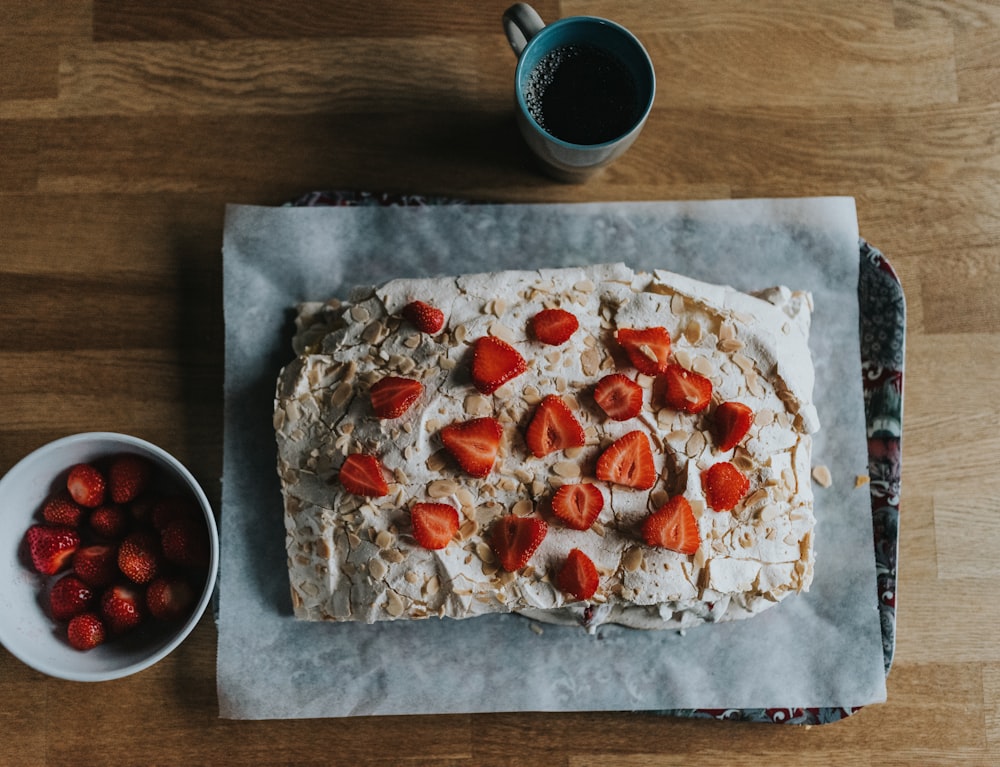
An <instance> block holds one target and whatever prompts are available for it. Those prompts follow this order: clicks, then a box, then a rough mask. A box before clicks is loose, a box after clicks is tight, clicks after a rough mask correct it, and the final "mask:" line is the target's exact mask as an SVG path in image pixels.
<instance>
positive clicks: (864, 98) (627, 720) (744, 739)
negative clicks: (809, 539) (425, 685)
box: [0, 0, 1000, 767]
mask: <svg viewBox="0 0 1000 767" xmlns="http://www.w3.org/2000/svg"><path fill="white" fill-rule="evenodd" d="M505 5H506V2H505V0H499V1H498V2H479V3H475V4H472V3H460V2H437V3H433V4H432V3H427V2H422V1H420V0H368V1H367V2H343V3H276V2H272V1H271V0H242V1H241V2H236V0H170V2H162V3H149V2H145V1H144V0H142V1H141V0H61V1H60V0H3V1H2V2H0V52H2V62H3V63H2V64H0V317H2V325H0V390H2V391H3V399H2V401H3V405H4V407H3V420H2V423H0V471H5V470H6V469H8V468H9V467H10V466H11V465H13V464H14V463H15V462H16V461H17V460H18V459H19V458H20V457H21V456H23V455H24V454H26V453H27V452H29V451H31V450H32V449H34V448H36V447H38V446H39V445H41V444H43V443H45V442H47V441H49V440H51V439H54V438H56V437H59V436H62V435H65V434H68V433H72V432H78V431H87V430H105V429H107V430H115V431H124V432H129V433H133V434H136V435H138V436H141V437H144V438H146V439H149V440H151V441H153V442H156V443H158V444H160V445H162V446H164V447H165V448H166V449H168V450H170V451H172V452H173V453H175V454H176V455H177V456H179V457H180V458H181V459H182V460H183V461H185V462H186V463H187V464H188V465H189V466H190V467H191V468H192V470H193V471H194V473H195V474H196V475H197V477H198V478H199V479H200V480H201V482H202V483H203V485H204V486H205V488H206V490H207V491H208V493H209V496H210V497H211V499H212V500H213V501H214V502H216V503H218V499H219V477H220V473H221V465H222V456H221V452H222V354H223V343H222V339H223V326H222V312H221V301H222V299H221V290H220V281H221V256H220V246H221V236H222V215H223V206H224V205H225V204H226V203H227V202H243V203H257V204H278V203H281V202H283V201H286V200H289V199H292V198H295V197H297V196H298V195H299V194H300V193H302V192H305V191H309V190H314V189H364V190H378V191H389V192H419V193H425V194H439V195H447V196H455V197H463V198H476V199H485V200H495V201H520V202H535V201H585V200H587V201H589V200H644V199H686V198H719V197H722V198H725V197H779V196H811V195H851V196H854V197H855V198H856V200H857V205H858V213H859V218H860V223H861V231H862V234H863V235H864V236H865V237H866V238H867V239H868V240H869V241H871V242H872V243H873V244H875V245H876V246H877V247H879V248H880V249H882V250H883V251H884V252H885V254H886V255H887V256H888V257H889V259H890V260H891V262H892V264H893V265H894V267H895V268H896V270H897V271H898V273H899V274H900V277H901V279H902V282H903V285H904V288H905V291H906V296H907V300H908V309H909V319H908V338H907V343H908V348H907V352H908V353H907V369H906V393H905V397H906V399H905V427H904V432H905V436H904V451H903V452H904V459H903V466H904V474H903V488H904V493H903V502H902V523H901V527H902V532H901V551H900V563H901V570H900V579H899V612H898V644H897V650H896V658H895V664H894V667H893V670H892V672H891V674H890V676H889V680H888V690H889V691H888V696H889V697H888V702H887V703H885V704H884V705H876V706H870V707H868V708H865V709H863V710H862V711H861V712H859V713H858V714H856V715H855V716H853V717H850V718H848V719H846V720H844V721H841V722H838V723H836V724H833V725H824V726H819V727H811V728H804V727H797V726H778V725H753V724H741V723H729V722H714V721H692V720H675V719H664V718H661V717H656V716H652V715H630V714H605V713H595V714H591V713H573V714H562V715H537V714H502V715H492V716H485V715H477V716H412V717H398V718H390V719H374V718H369V719H365V718H360V719H345V720H317V721H266V722H238V721H227V720H222V719H219V718H218V709H217V700H216V693H215V675H214V663H215V648H216V633H215V628H214V626H213V623H212V621H211V620H210V619H208V618H206V619H205V620H203V621H202V623H201V624H200V625H199V627H198V628H197V630H196V631H195V633H194V634H193V635H192V637H191V638H190V639H189V641H188V642H187V643H186V644H185V645H183V646H182V648H181V649H180V650H178V651H177V652H175V653H174V654H173V655H172V656H170V657H169V658H168V659H166V660H165V661H163V662H161V663H160V664H158V665H157V666H155V667H153V668H152V669H149V670H147V671H145V672H143V673H140V674H138V675H136V676H134V677H131V678H128V679H124V680H120V681H117V682H110V683H105V684H95V685H81V684H74V683H68V682H60V681H56V680H53V679H48V678H46V677H44V676H42V675H41V674H38V673H35V672H34V671H32V670H30V669H29V668H27V667H26V666H23V665H22V664H21V663H20V662H18V661H16V660H15V659H14V658H13V657H12V656H11V655H10V654H9V653H7V652H6V651H0V733H2V737H0V762H2V763H3V764H11V765H21V766H22V767H28V766H29V765H55V764H95V765H97V764H100V765H106V764H125V763H129V764H154V763H155V764H157V765H195V764H242V765H247V764H275V763H289V764H293V763H294V764H303V765H304V764H317V765H320V764H323V765H326V764H351V765H389V764H392V765H395V764H401V763H407V764H408V763H413V764H422V765H455V766H456V767H458V765H470V766H471V765H510V766H511V767H513V766H514V765H518V766H519V765H527V764H545V765H552V767H556V766H557V765H573V767H583V766H584V765H597V764H600V765H636V766H638V765H667V764H708V763H711V764H746V765H751V764H754V765H755V764H770V765H785V764H788V765H801V764H816V765H826V764H838V765H913V764H941V765H944V764H947V765H954V764H963V765H992V764H998V763H1000V638H998V631H997V629H998V627H1000V600H998V599H997V598H996V592H997V590H998V587H1000V480H998V476H1000V475H998V473H997V471H996V456H997V454H998V452H1000V423H998V421H1000V404H998V403H1000V369H998V366H997V358H998V353H1000V332H998V328H1000V132H998V126H1000V64H997V62H998V61H1000V42H998V40H1000V6H997V5H996V4H995V3H990V2H986V0H968V2H963V3H960V4H959V3H955V4H951V3H937V2H931V1H930V0H912V1H911V2H904V1H903V0H896V1H893V0H868V1H866V2H861V1H860V0H849V1H848V2H845V1H844V0H822V1H820V2H800V3H796V2H794V0H764V1H763V2H758V3H752V4H747V3H743V2H740V0H713V1H712V2H671V3H652V2H640V1H639V0H627V1H626V2H611V0H575V1H572V2H563V3H558V2H554V1H552V0H541V1H540V2H538V3H537V5H536V7H537V8H538V9H539V11H540V12H541V14H542V16H543V17H544V18H545V19H548V20H552V19H555V18H556V17H559V16H562V15H570V14H574V13H580V12H584V13H594V14H597V15H605V16H610V17H613V18H615V19H617V20H619V21H621V22H623V23H624V24H626V25H628V26H629V27H631V28H632V29H633V30H634V31H635V32H636V33H637V34H638V35H639V37H640V38H641V39H642V40H643V41H644V42H645V44H646V45H647V47H648V48H649V50H650V52H651V54H652V57H653V59H654V61H655V64H656V70H657V77H658V81H659V82H658V85H659V89H658V94H657V101H656V105H655V108H654V110H653V113H652V115H651V117H650V120H649V122H648V125H647V127H646V129H645V132H644V133H643V135H642V137H641V138H640V140H639V141H638V143H637V144H636V145H635V146H634V147H633V149H632V150H631V151H630V152H629V153H628V154H627V155H626V156H625V157H624V158H623V159H622V160H621V161H619V162H618V163H617V164H616V165H614V166H613V167H612V168H611V169H609V170H608V171H607V172H606V173H605V174H604V175H603V176H601V177H600V178H597V179H595V180H593V181H591V182H590V183H588V184H586V185H583V186H565V185H561V184H557V183H553V182H550V181H548V180H547V179H545V178H544V177H541V176H540V175H538V174H537V173H536V172H535V171H534V170H533V167H532V165H531V162H530V159H529V157H528V155H527V152H526V150H525V149H524V147H523V146H522V143H521V141H520V138H519V137H518V135H517V133H516V130H515V127H514V122H513V117H512V109H511V102H512V95H511V79H512V72H513V68H514V60H513V56H512V55H511V53H510V51H509V50H508V46H507V43H506V41H505V40H504V38H503V36H502V34H501V30H500V22H499V19H500V15H501V13H502V11H503V10H504V8H505ZM970 447H971V449H970ZM0 620H2V616H0Z"/></svg>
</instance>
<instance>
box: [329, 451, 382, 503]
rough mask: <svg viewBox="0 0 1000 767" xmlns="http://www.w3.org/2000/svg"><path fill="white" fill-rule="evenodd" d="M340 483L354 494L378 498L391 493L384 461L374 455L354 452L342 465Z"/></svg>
mask: <svg viewBox="0 0 1000 767" xmlns="http://www.w3.org/2000/svg"><path fill="white" fill-rule="evenodd" d="M340 484H341V485H343V486H344V489H345V490H346V491H347V492H349V493H353V494H354V495H365V496H368V497H372V498H377V497H379V496H382V495H388V494H389V485H388V483H387V482H386V481H385V470H384V469H383V468H382V463H381V462H380V461H379V459H378V458H376V457H375V456H373V455H366V454H364V453H352V454H351V455H349V456H347V458H345V459H344V463H343V465H342V466H341V467H340Z"/></svg>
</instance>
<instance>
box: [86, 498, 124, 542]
mask: <svg viewBox="0 0 1000 767" xmlns="http://www.w3.org/2000/svg"><path fill="white" fill-rule="evenodd" d="M88 523H89V524H90V529H91V530H93V531H94V532H95V533H97V534H98V535H99V536H100V537H101V538H107V539H108V540H112V541H117V540H120V539H121V538H122V537H123V536H124V535H125V531H126V530H128V523H129V515H128V512H126V511H125V509H124V508H123V507H121V506H112V505H107V504H106V505H104V506H98V507H97V508H96V509H94V510H93V511H92V512H91V513H90V519H89V520H88Z"/></svg>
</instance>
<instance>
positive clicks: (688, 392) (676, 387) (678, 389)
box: [663, 365, 712, 413]
mask: <svg viewBox="0 0 1000 767" xmlns="http://www.w3.org/2000/svg"><path fill="white" fill-rule="evenodd" d="M664 382H665V386H666V389H665V391H664V395H663V397H664V399H665V400H666V403H667V404H668V405H669V406H670V407H672V408H673V409H674V410H681V411H683V412H685V413H700V412H701V411H702V410H704V409H705V408H706V407H708V403H709V402H711V401H712V382H711V381H710V380H709V379H708V378H706V377H705V376H703V375H699V374H698V373H695V372H694V371H693V370H686V369H685V368H682V367H681V366H680V365H668V366H667V370H666V373H665V374H664Z"/></svg>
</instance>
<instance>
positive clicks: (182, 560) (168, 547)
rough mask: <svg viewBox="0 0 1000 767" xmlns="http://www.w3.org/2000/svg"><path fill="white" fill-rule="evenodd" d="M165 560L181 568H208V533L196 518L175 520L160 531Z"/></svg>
mask: <svg viewBox="0 0 1000 767" xmlns="http://www.w3.org/2000/svg"><path fill="white" fill-rule="evenodd" d="M160 546H161V548H162V550H163V558H164V559H165V560H167V562H170V563H171V564H174V565H180V566H181V567H197V568H204V567H208V563H209V559H210V558H211V556H210V551H209V546H208V532H207V531H206V530H205V524H204V523H203V522H202V521H201V520H199V519H196V518H182V519H175V520H174V521H173V522H171V523H170V524H168V525H167V526H166V527H164V528H163V530H162V531H160Z"/></svg>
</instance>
